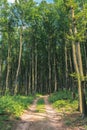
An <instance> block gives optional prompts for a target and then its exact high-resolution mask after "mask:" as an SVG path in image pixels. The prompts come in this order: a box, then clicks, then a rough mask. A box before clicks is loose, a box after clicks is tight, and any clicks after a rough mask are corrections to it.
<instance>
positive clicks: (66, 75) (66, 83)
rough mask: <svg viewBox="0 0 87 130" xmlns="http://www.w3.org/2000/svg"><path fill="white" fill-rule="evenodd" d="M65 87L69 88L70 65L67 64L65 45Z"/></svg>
mask: <svg viewBox="0 0 87 130" xmlns="http://www.w3.org/2000/svg"><path fill="white" fill-rule="evenodd" d="M65 68H66V69H65V87H66V88H68V64H67V47H66V44H65Z"/></svg>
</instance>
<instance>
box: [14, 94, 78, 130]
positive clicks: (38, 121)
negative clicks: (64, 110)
mask: <svg viewBox="0 0 87 130" xmlns="http://www.w3.org/2000/svg"><path fill="white" fill-rule="evenodd" d="M43 98H44V102H45V112H44V113H39V112H37V111H36V104H37V101H38V99H36V100H35V101H34V103H33V105H31V107H29V110H26V111H25V112H24V114H23V115H22V116H21V121H19V123H18V125H17V126H16V128H15V129H14V130H71V129H70V128H66V126H64V124H63V119H62V115H61V114H60V113H57V112H56V111H55V110H54V109H53V108H52V106H51V105H50V104H49V102H48V96H43ZM73 130H79V129H73Z"/></svg>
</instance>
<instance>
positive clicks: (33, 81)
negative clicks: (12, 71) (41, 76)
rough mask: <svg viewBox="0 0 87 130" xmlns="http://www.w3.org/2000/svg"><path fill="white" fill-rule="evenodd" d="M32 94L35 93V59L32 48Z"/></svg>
mask: <svg viewBox="0 0 87 130" xmlns="http://www.w3.org/2000/svg"><path fill="white" fill-rule="evenodd" d="M32 93H33V94H34V93H35V57H34V46H33V48H32Z"/></svg>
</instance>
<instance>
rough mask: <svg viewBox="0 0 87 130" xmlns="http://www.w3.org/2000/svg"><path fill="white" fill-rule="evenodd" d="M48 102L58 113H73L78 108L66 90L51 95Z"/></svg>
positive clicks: (75, 101) (76, 102)
mask: <svg viewBox="0 0 87 130" xmlns="http://www.w3.org/2000/svg"><path fill="white" fill-rule="evenodd" d="M49 101H50V102H51V103H53V107H54V108H57V110H58V111H59V112H64V113H65V112H73V111H75V110H76V109H77V107H78V101H77V100H72V96H71V92H69V91H68V90H67V91H60V92H57V93H54V94H52V95H51V96H50V97H49Z"/></svg>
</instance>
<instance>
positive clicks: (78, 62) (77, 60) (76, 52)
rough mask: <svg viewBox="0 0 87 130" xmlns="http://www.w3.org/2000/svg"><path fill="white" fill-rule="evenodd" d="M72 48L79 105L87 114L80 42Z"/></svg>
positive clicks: (73, 44)
mask: <svg viewBox="0 0 87 130" xmlns="http://www.w3.org/2000/svg"><path fill="white" fill-rule="evenodd" d="M71 11H72V21H74V22H73V23H72V24H73V30H74V35H76V34H77V29H76V23H75V20H74V8H73V7H71ZM72 50H73V59H74V66H75V70H76V73H77V80H78V92H79V105H80V112H81V113H82V115H83V116H85V115H86V114H87V113H86V109H85V108H86V99H85V94H84V91H83V87H82V84H81V81H82V80H84V79H83V68H82V59H81V50H80V43H79V42H77V43H72Z"/></svg>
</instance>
